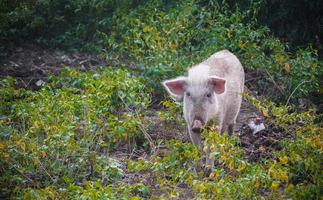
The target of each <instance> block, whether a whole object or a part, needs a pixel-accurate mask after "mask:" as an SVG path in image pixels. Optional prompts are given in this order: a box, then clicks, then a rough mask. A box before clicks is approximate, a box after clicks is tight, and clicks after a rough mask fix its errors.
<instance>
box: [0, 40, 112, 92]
mask: <svg viewBox="0 0 323 200" xmlns="http://www.w3.org/2000/svg"><path fill="white" fill-rule="evenodd" d="M0 58H1V60H0V78H6V77H8V76H11V77H14V78H15V79H16V86H17V87H24V88H28V89H31V90H37V89H39V88H40V87H41V86H38V85H37V84H36V83H37V81H39V80H41V81H46V79H47V76H48V75H49V74H58V73H59V72H60V69H61V68H63V67H66V66H68V67H73V68H77V69H80V70H82V71H85V70H95V69H96V68H98V67H99V66H106V65H107V63H106V61H105V60H104V59H103V58H102V57H100V56H98V55H91V54H85V53H72V54H65V53H64V52H61V51H50V50H48V49H44V48H41V47H39V46H37V45H35V44H24V45H22V46H19V47H16V48H14V49H11V50H9V51H8V52H7V53H2V55H1V57H0Z"/></svg>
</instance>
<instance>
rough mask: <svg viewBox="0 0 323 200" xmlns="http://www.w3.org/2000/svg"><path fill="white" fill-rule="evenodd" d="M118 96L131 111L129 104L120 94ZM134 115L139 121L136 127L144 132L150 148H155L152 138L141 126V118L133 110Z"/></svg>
mask: <svg viewBox="0 0 323 200" xmlns="http://www.w3.org/2000/svg"><path fill="white" fill-rule="evenodd" d="M118 97H119V98H120V100H121V101H122V103H123V104H124V105H125V106H126V108H127V110H128V111H131V109H130V108H129V106H128V105H127V104H126V103H125V102H124V101H123V99H122V97H121V96H120V95H118ZM135 117H136V118H137V119H138V120H139V121H140V123H139V125H138V128H139V129H140V130H141V132H142V133H143V134H144V136H145V137H146V139H147V140H148V142H149V145H150V148H151V149H155V144H154V142H153V140H152V138H151V137H150V135H149V134H148V133H147V131H146V129H145V127H144V126H143V124H142V123H141V122H142V121H141V119H140V118H139V114H138V112H137V111H136V110H135Z"/></svg>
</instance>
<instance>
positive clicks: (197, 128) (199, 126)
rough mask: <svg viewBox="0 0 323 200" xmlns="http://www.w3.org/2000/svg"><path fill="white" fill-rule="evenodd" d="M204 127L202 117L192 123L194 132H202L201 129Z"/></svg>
mask: <svg viewBox="0 0 323 200" xmlns="http://www.w3.org/2000/svg"><path fill="white" fill-rule="evenodd" d="M202 127H203V121H202V120H200V119H194V120H193V123H192V127H191V128H192V131H193V132H198V133H199V132H201V129H202Z"/></svg>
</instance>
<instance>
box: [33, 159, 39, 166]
mask: <svg viewBox="0 0 323 200" xmlns="http://www.w3.org/2000/svg"><path fill="white" fill-rule="evenodd" d="M39 164H40V162H39V160H38V158H35V159H34V165H36V166H39Z"/></svg>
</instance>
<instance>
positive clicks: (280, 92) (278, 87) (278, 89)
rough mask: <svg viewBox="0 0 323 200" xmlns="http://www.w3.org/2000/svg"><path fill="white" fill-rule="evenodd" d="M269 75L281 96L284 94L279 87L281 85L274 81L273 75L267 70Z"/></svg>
mask: <svg viewBox="0 0 323 200" xmlns="http://www.w3.org/2000/svg"><path fill="white" fill-rule="evenodd" d="M265 71H266V73H267V75H268V76H269V78H270V79H271V81H272V82H273V83H274V85H275V86H276V87H277V88H278V90H279V92H280V93H281V94H284V92H283V90H282V89H281V88H280V87H279V85H278V84H277V83H276V81H275V80H274V78H273V77H272V76H271V74H270V73H269V72H268V70H267V69H265Z"/></svg>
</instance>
